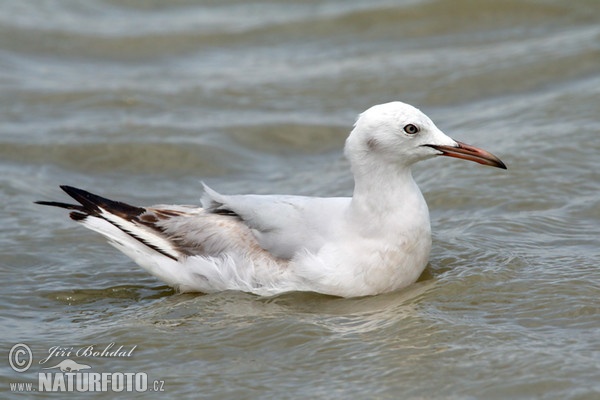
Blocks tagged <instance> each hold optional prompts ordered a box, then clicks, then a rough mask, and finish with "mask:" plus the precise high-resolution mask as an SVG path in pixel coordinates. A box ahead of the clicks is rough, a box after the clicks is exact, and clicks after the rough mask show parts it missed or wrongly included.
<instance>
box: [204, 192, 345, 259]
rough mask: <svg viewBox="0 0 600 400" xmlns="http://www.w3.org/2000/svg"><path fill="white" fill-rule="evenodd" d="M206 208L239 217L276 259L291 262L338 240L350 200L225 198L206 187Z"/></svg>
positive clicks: (277, 196)
mask: <svg viewBox="0 0 600 400" xmlns="http://www.w3.org/2000/svg"><path fill="white" fill-rule="evenodd" d="M204 191H205V194H204V196H203V198H202V206H203V207H204V209H205V211H207V212H209V213H212V214H221V215H229V216H235V217H238V218H239V219H240V220H241V221H243V222H244V224H246V225H247V226H248V228H250V230H251V232H252V234H253V235H254V237H255V238H256V240H257V242H258V244H259V245H260V246H261V247H262V248H263V249H265V250H267V251H268V252H269V253H271V254H272V255H273V256H275V257H279V258H283V259H291V258H292V257H293V256H294V254H296V252H298V251H300V250H302V249H306V250H308V251H312V252H316V251H317V250H318V249H319V248H321V246H322V245H323V243H324V242H326V241H327V240H332V239H334V236H335V235H336V229H337V228H338V225H337V224H336V222H337V221H341V220H342V216H343V213H344V212H345V211H346V209H347V207H348V205H349V204H350V198H347V197H328V198H322V197H304V196H287V195H232V196H228V195H222V194H220V193H217V192H216V191H214V190H212V189H211V188H209V187H208V186H206V185H204Z"/></svg>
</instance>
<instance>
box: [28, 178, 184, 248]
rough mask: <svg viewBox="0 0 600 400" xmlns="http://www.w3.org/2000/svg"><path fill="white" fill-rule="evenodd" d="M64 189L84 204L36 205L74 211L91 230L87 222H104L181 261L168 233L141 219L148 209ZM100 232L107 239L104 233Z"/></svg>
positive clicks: (51, 203)
mask: <svg viewBox="0 0 600 400" xmlns="http://www.w3.org/2000/svg"><path fill="white" fill-rule="evenodd" d="M60 188H61V189H62V190H64V191H65V192H66V193H67V194H68V195H69V196H71V197H72V198H73V199H75V200H77V201H78V202H79V203H80V204H68V203H61V202H54V201H36V202H35V203H36V204H41V205H44V206H53V207H59V208H65V209H67V210H74V211H73V212H71V213H70V214H69V215H70V217H71V219H73V220H75V221H78V222H83V223H84V225H86V226H88V227H89V228H91V229H94V228H93V227H94V226H95V225H94V224H88V223H86V222H88V218H90V217H92V218H99V219H102V220H104V221H107V222H109V223H110V224H112V225H113V226H115V227H116V228H118V229H119V230H121V231H122V232H124V233H126V234H127V235H129V236H130V237H132V238H133V239H135V240H137V241H138V242H141V243H142V244H144V245H145V246H147V247H149V248H151V249H152V250H154V251H157V252H158V253H160V254H162V255H164V256H166V257H169V258H171V259H173V260H177V259H178V258H179V257H180V256H181V253H180V251H178V250H177V248H176V246H175V245H174V244H173V243H171V242H170V241H169V239H168V238H165V237H164V233H163V232H162V230H161V229H160V228H159V227H157V226H156V225H154V224H151V223H148V222H146V221H142V220H141V219H140V218H138V217H140V216H141V215H142V214H145V213H147V212H148V210H147V209H146V208H143V207H135V206H132V205H129V204H126V203H122V202H120V201H114V200H110V199H107V198H104V197H101V196H98V195H96V194H93V193H90V192H87V191H85V190H82V189H78V188H75V187H72V186H66V185H63V186H61V187H60ZM94 230H97V229H94ZM97 231H98V232H100V233H102V234H104V235H105V236H106V234H105V232H104V230H97Z"/></svg>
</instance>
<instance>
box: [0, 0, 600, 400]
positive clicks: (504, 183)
mask: <svg viewBox="0 0 600 400" xmlns="http://www.w3.org/2000/svg"><path fill="white" fill-rule="evenodd" d="M0 88H1V90H0V120H1V121H2V123H1V124H0V169H1V171H2V174H1V175H0V196H1V200H2V201H1V202H0V203H1V204H0V209H1V213H0V215H1V222H2V223H1V225H0V229H1V231H2V236H1V237H0V243H1V244H2V253H1V255H0V265H1V269H0V278H1V279H0V293H1V294H0V320H1V322H2V324H1V326H2V328H0V332H1V333H2V334H1V337H2V353H3V354H4V356H3V359H4V360H5V361H3V362H0V364H2V371H3V373H2V377H1V378H0V390H2V391H3V394H4V396H3V397H9V396H10V395H11V394H10V383H11V382H35V386H34V387H37V376H36V375H37V373H38V372H40V371H41V370H40V368H41V367H42V366H41V365H39V364H38V362H39V361H40V360H41V359H42V358H44V357H45V356H47V355H48V350H49V348H51V347H52V346H64V347H73V348H76V349H77V348H80V347H84V346H89V345H95V346H96V347H98V348H101V347H105V346H107V345H108V344H110V343H112V342H114V343H115V344H116V345H117V346H120V345H123V346H125V347H129V348H130V347H131V346H137V347H136V349H135V351H134V353H133V356H132V357H130V358H99V357H96V358H94V357H91V358H74V359H75V360H76V361H78V362H80V363H87V364H89V365H91V366H92V371H97V372H98V371H99V372H115V371H124V372H140V371H142V372H146V373H147V374H148V376H149V378H150V379H152V380H153V379H158V380H163V381H164V382H165V386H164V388H165V391H166V394H168V395H169V396H170V397H176V396H186V397H192V396H193V397H205V398H300V397H302V398H331V399H334V398H336V399H337V398H406V399H446V398H450V399H462V398H485V399H494V398H496V399H505V398H548V399H567V398H568V399H594V398H598V397H599V396H600V383H599V382H600V302H599V300H598V299H599V294H600V272H599V268H600V172H599V171H600V157H599V154H600V119H599V115H600V114H599V111H600V3H599V2H597V1H595V0H589V1H585V0H582V1H577V2H564V1H558V0H556V1H533V0H531V1H502V2H498V1H491V0H490V1H478V2H473V1H468V0H458V1H452V2H450V1H442V0H438V1H425V0H412V1H409V0H407V1H370V2H364V1H342V0H330V1H310V0H306V1H296V2H293V3H292V2H283V1H282V2H277V1H273V2H261V3H250V2H238V1H234V0H231V1H205V2H202V3H199V2H196V1H191V0H187V1H186V0H178V1H170V2H159V1H141V0H140V1H136V0H128V1H123V0H119V1H116V0H115V1H110V0H104V1H100V0H94V1H86V2H80V1H75V0H72V1H66V0H65V1H50V0H47V1H33V0H29V1H17V0H14V1H3V2H1V3H0ZM395 99H398V100H403V101H406V102H409V103H412V104H415V105H416V106H418V107H420V108H421V109H423V111H425V112H426V113H427V114H428V115H430V116H431V117H432V118H433V119H434V121H436V122H437V124H438V126H439V127H440V128H442V129H443V130H444V131H445V132H446V133H448V134H449V135H451V136H453V137H455V138H457V139H459V140H464V141H465V142H467V143H472V144H476V145H480V146H482V147H484V148H486V149H487V150H490V151H492V152H493V153H495V154H497V155H499V156H500V157H501V158H502V159H503V160H504V161H505V162H506V163H507V164H508V166H509V169H508V171H500V170H495V169H492V168H484V167H481V166H478V165H475V164H473V163H466V162H461V161H457V160H448V159H444V160H441V159H437V160H432V161H427V162H425V163H422V164H421V165H418V166H417V167H416V171H415V176H416V178H417V180H418V182H419V185H420V186H421V188H422V190H423V192H424V194H425V197H426V199H427V201H428V204H429V207H430V210H431V219H432V228H433V232H434V248H433V252H432V256H431V260H430V265H429V267H428V268H427V270H426V272H425V274H424V275H423V277H422V278H421V279H420V281H419V282H418V283H416V284H415V285H413V286H412V287H410V288H408V289H407V290H404V291H401V292H398V293H392V294H387V295H383V296H375V297H367V298H359V299H337V298H331V297H326V296H320V295H316V294H298V293H292V294H287V295H282V296H278V297H274V298H260V297H256V296H253V295H249V294H244V293H220V294H213V295H200V294H198V295H191V294H185V295H182V294H177V293H174V292H173V291H172V290H171V289H169V288H168V287H165V286H164V285H162V284H161V283H160V282H158V281H157V280H155V279H154V278H152V277H150V276H148V275H147V274H146V273H144V272H143V271H142V270H141V269H140V268H138V267H136V266H135V265H134V264H133V263H132V262H131V261H130V260H128V259H127V258H126V257H125V256H123V255H121V254H119V253H118V252H116V251H115V250H114V249H113V248H111V247H110V246H107V245H106V244H105V243H104V241H103V240H102V239H101V238H99V237H98V236H96V235H95V234H94V233H92V232H88V231H86V230H84V229H83V228H81V227H79V226H76V225H75V224H74V223H73V222H72V221H70V220H68V218H66V216H65V215H64V213H62V212H60V211H57V210H51V209H48V208H42V207H39V206H36V205H34V204H32V202H33V201H34V200H38V199H62V198H63V196H62V194H61V193H60V191H59V189H58V188H57V186H58V185H59V184H71V185H74V186H79V187H82V188H87V189H90V190H94V191H96V192H98V193H100V194H104V195H106V196H108V197H114V198H117V199H121V200H124V201H127V202H130V203H137V204H141V205H147V204H156V203H169V202H178V203H188V204H189V203H195V202H197V199H198V197H199V195H200V183H199V182H200V180H205V181H206V182H207V183H209V184H210V185H211V186H213V187H215V188H216V189H218V190H220V191H223V192H225V193H245V192H255V193H274V192H279V193H294V194H307V195H332V196H336V195H348V194H350V193H351V190H352V179H351V176H350V175H349V172H348V165H347V162H346V161H345V160H344V159H343V157H342V155H341V147H342V146H343V142H344V139H345V137H346V135H347V133H348V132H349V130H350V128H351V125H352V123H353V121H354V118H355V116H356V114H357V113H359V112H361V111H363V110H364V109H366V108H368V107H369V106H371V105H373V104H377V103H382V102H386V101H389V100H395ZM19 342H23V343H25V344H28V345H29V346H30V347H31V349H32V352H33V354H34V364H33V367H32V368H31V369H30V370H29V371H27V372H24V373H21V374H19V373H17V372H15V371H13V370H12V369H11V368H10V367H9V365H8V361H7V358H6V355H7V353H8V352H9V350H10V348H11V346H12V345H14V344H15V343H19ZM61 359H62V358H61V357H58V358H55V359H54V361H56V362H58V361H60V360H61ZM55 371H58V370H55ZM70 395H71V394H67V395H64V397H65V398H66V397H68V396H70ZM142 395H148V393H146V394H142ZM12 396H13V397H14V398H17V397H19V398H20V397H22V394H16V393H13V394H12ZM140 396H141V395H140ZM106 397H111V398H112V394H110V393H109V394H107V395H106Z"/></svg>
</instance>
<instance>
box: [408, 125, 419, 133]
mask: <svg viewBox="0 0 600 400" xmlns="http://www.w3.org/2000/svg"><path fill="white" fill-rule="evenodd" d="M404 132H406V133H408V134H409V135H414V134H416V133H419V128H417V126H416V125H413V124H408V125H406V126H405V127H404Z"/></svg>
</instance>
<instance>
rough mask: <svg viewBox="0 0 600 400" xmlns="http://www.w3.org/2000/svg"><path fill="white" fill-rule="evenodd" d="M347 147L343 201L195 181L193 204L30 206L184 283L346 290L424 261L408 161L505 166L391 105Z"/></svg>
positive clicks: (420, 209) (261, 291) (363, 290)
mask: <svg viewBox="0 0 600 400" xmlns="http://www.w3.org/2000/svg"><path fill="white" fill-rule="evenodd" d="M345 155H346V157H347V158H348V160H349V161H350V165H351V169H352V173H353V174H354V182H355V186H354V193H353V196H352V197H351V198H349V197H332V198H323V197H303V196H288V195H234V196H228V195H223V194H220V193H217V192H215V191H214V190H212V189H210V188H209V187H207V186H204V189H205V194H204V196H203V197H202V200H201V204H202V207H196V206H175V205H158V206H152V207H134V206H130V205H128V204H125V203H121V202H116V201H112V200H108V199H105V198H102V197H100V196H97V195H94V194H92V193H89V192H86V191H84V190H81V189H77V188H73V187H69V186H61V188H62V189H63V190H64V191H65V192H67V193H68V194H69V195H70V196H71V197H73V198H74V199H75V200H77V201H78V202H79V203H80V204H78V205H74V204H66V203H59V202H47V201H41V202H38V203H39V204H44V205H51V206H57V207H62V208H66V209H70V210H73V211H72V212H71V214H70V215H71V218H72V219H74V220H75V221H78V222H81V223H82V224H83V225H84V226H86V227H87V228H89V229H92V230H94V231H97V232H99V233H100V234H102V235H104V236H105V237H106V238H107V239H108V240H109V242H110V243H111V244H112V245H114V246H115V247H116V248H117V249H119V250H121V251H122V252H123V253H125V254H126V255H128V256H129V257H131V258H132V259H133V260H134V261H135V262H136V263H137V264H139V265H140V266H141V267H143V268H144V269H145V270H146V271H148V272H149V273H151V274H152V275H154V276H156V277H157V278H159V279H160V280H162V281H164V282H165V283H167V284H168V285H170V286H173V287H175V288H176V289H178V290H180V291H182V292H194V291H197V292H204V293H212V292H218V291H224V290H241V291H245V292H251V293H255V294H258V295H266V296H269V295H275V294H279V293H283V292H289V291H313V292H319V293H324V294H329V295H334V296H342V297H354V296H365V295H375V294H379V293H385V292H390V291H394V290H398V289H401V288H404V287H406V286H408V285H410V284H412V283H413V282H415V281H416V280H417V279H418V277H419V275H420V274H421V273H422V272H423V269H424V268H425V266H426V265H427V262H428V258H429V252H430V249H431V228H430V224H429V211H428V209H427V204H426V203H425V200H424V199H423V196H422V194H421V191H420V190H419V188H418V186H417V184H416V183H415V181H414V180H413V177H412V174H411V166H412V165H413V164H414V163H416V162H417V161H421V160H424V159H427V158H431V157H434V156H437V155H443V156H449V157H456V158H462V159H465V160H470V161H475V162H478V163H480V164H484V165H490V166H494V167H498V168H503V169H506V166H505V165H504V163H503V162H502V161H500V159H498V158H497V157H496V156H494V155H492V154H490V153H488V152H486V151H484V150H481V149H478V148H476V147H473V146H469V145H467V144H464V143H461V142H457V141H455V140H453V139H451V138H449V137H448V136H446V135H445V134H444V133H443V132H442V131H440V130H439V129H438V128H437V127H436V126H435V124H434V123H433V122H432V121H431V119H429V118H428V117H427V116H426V115H425V114H423V113H422V112H421V111H419V110H418V109H416V108H414V107H413V106H410V105H408V104H405V103H401V102H391V103H386V104H381V105H376V106H374V107H371V108H370V109H368V110H367V111H365V112H363V113H362V114H361V115H360V116H359V118H358V119H357V121H356V123H355V125H354V129H353V130H352V132H351V133H350V136H349V137H348V139H347V140H346V145H345Z"/></svg>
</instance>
